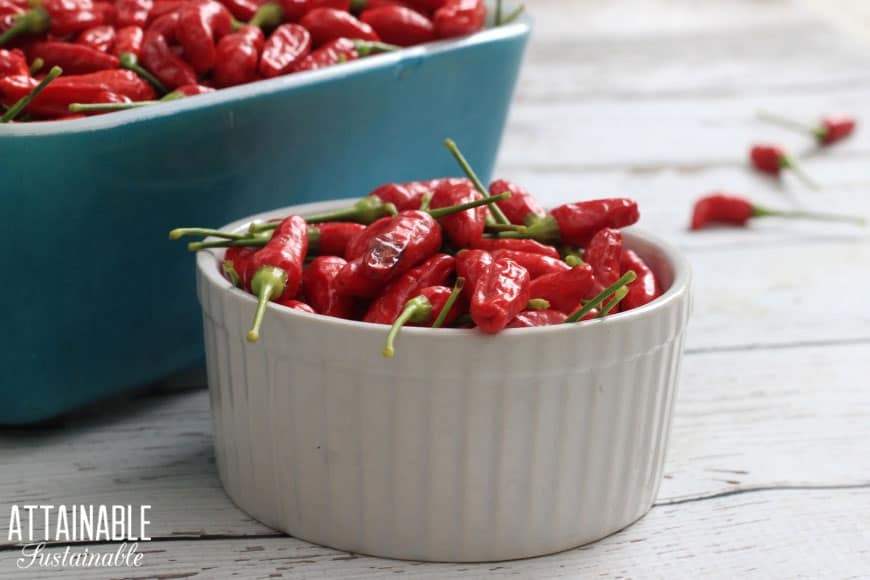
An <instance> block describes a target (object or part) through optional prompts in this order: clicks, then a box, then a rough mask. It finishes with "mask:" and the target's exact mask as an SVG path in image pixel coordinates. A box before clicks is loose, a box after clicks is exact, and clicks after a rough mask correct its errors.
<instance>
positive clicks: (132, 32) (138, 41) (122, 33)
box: [112, 26, 145, 57]
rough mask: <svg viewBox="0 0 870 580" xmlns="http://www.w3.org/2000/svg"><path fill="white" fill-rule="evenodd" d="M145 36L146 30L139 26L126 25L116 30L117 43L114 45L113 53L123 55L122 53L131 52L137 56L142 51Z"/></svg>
mask: <svg viewBox="0 0 870 580" xmlns="http://www.w3.org/2000/svg"><path fill="white" fill-rule="evenodd" d="M144 38H145V32H144V31H143V30H142V29H141V28H140V27H138V26H125V27H123V28H119V29H118V30H117V31H115V45H114V46H113V47H112V54H114V55H115V56H121V54H122V53H125V52H129V53H130V54H134V55H136V56H137V57H138V56H139V55H140V54H141V52H142V41H143V40H144Z"/></svg>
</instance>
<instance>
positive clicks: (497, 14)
mask: <svg viewBox="0 0 870 580" xmlns="http://www.w3.org/2000/svg"><path fill="white" fill-rule="evenodd" d="M503 9H504V7H503V6H502V0H496V2H495V25H496V26H501V21H502V16H503V12H502V11H503Z"/></svg>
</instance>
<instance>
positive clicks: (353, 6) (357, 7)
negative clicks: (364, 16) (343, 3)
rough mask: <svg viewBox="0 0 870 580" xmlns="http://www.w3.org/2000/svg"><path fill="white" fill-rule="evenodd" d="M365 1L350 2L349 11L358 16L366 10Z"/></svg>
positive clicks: (351, 0) (353, 0)
mask: <svg viewBox="0 0 870 580" xmlns="http://www.w3.org/2000/svg"><path fill="white" fill-rule="evenodd" d="M366 4H367V2H366V0H350V11H351V12H353V13H354V14H359V13H360V12H362V11H363V10H365V9H366Z"/></svg>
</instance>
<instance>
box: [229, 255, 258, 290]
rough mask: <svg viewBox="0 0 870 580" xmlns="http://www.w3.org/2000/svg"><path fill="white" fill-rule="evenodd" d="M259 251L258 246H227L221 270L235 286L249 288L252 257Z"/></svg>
mask: <svg viewBox="0 0 870 580" xmlns="http://www.w3.org/2000/svg"><path fill="white" fill-rule="evenodd" d="M256 253H257V248H251V247H247V246H246V247H234V248H227V251H226V253H225V254H224V260H223V263H222V264H221V270H222V271H223V273H224V276H226V277H227V278H228V279H229V281H230V282H232V283H233V286H235V287H237V288H248V287H250V285H251V275H252V272H251V270H250V264H251V258H252V257H253V256H254V254H256Z"/></svg>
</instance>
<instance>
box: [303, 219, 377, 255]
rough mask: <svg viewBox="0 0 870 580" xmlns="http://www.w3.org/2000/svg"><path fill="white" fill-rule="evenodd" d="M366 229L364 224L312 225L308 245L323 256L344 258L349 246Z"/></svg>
mask: <svg viewBox="0 0 870 580" xmlns="http://www.w3.org/2000/svg"><path fill="white" fill-rule="evenodd" d="M365 229H366V227H365V226H364V225H362V224H354V223H346V222H327V223H322V224H310V225H309V228H308V243H309V247H310V248H312V251H315V250H316V251H317V253H318V254H320V255H321V256H344V255H345V253H346V252H347V246H348V244H349V243H350V241H351V240H352V239H354V238H355V237H356V236H357V235H359V234H360V232H362V231H364V230H365ZM315 232H316V233H315Z"/></svg>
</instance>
